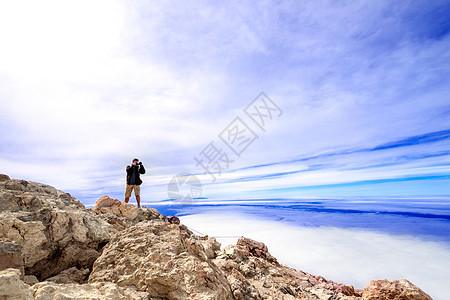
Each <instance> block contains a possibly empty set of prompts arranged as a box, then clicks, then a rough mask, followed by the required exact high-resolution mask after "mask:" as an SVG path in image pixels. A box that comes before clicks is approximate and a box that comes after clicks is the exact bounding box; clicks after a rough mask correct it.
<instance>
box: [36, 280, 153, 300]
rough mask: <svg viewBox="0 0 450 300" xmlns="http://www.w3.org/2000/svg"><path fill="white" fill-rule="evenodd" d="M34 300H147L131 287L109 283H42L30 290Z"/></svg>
mask: <svg viewBox="0 0 450 300" xmlns="http://www.w3.org/2000/svg"><path fill="white" fill-rule="evenodd" d="M30 289H31V290H33V294H34V297H35V300H49V299H55V300H56V299H67V300H68V299H71V300H86V299H96V300H97V299H98V300H106V299H107V300H148V299H152V298H150V297H149V295H148V293H146V292H140V291H136V290H135V289H133V288H132V287H125V288H123V287H119V286H117V285H116V284H114V283H111V282H102V283H94V284H58V283H55V282H50V281H44V282H40V283H37V284H35V285H33V286H32V287H31V288H30Z"/></svg>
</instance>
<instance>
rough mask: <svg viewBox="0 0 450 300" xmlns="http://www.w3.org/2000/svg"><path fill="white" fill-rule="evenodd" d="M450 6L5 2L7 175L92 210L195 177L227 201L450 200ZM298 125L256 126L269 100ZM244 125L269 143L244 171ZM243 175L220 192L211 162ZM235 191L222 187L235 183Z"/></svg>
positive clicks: (252, 150) (154, 197) (1, 128)
mask: <svg viewBox="0 0 450 300" xmlns="http://www.w3.org/2000/svg"><path fill="white" fill-rule="evenodd" d="M449 11H450V3H449V2H448V1H433V2H427V1H400V2H395V3H393V2H392V1H360V2H358V3H355V2H346V1H343V2H335V1H284V2H282V3H276V2H275V1H257V2H256V1H255V2H241V1H229V2H226V3H222V2H219V1H217V2H214V1H212V2H208V3H207V4H206V3H204V2H200V1H189V2H185V3H177V4H176V5H175V4H173V3H171V2H156V3H151V4H150V3H148V2H146V1H133V2H131V1H129V2H128V1H76V2H71V3H62V2H60V1H40V2H38V3H37V2H33V1H29V2H27V1H25V2H24V3H22V2H21V1H17V2H13V3H6V2H5V3H2V4H0V37H1V40H2V46H1V47H0V81H1V83H2V84H1V85H0V172H1V173H6V174H9V175H10V176H11V177H14V178H21V179H27V180H33V181H39V182H45V183H48V184H51V185H53V186H56V187H57V188H59V189H63V190H65V191H70V192H71V193H72V194H73V195H75V196H76V197H78V198H79V199H81V200H82V201H84V202H85V203H91V202H92V201H95V199H97V198H99V197H100V196H102V195H105V194H108V195H111V196H114V197H118V198H121V197H122V194H123V192H124V183H125V172H124V168H125V166H126V165H127V164H129V163H130V161H131V159H132V158H133V157H138V158H140V159H141V160H142V161H143V162H144V164H145V165H146V167H147V168H148V174H146V175H145V176H144V178H143V179H144V182H145V183H144V185H143V188H142V193H143V199H144V201H158V200H163V199H166V198H167V184H168V183H169V181H170V179H171V178H172V176H173V175H175V174H177V173H182V172H188V173H194V174H197V175H198V177H199V178H200V180H201V182H202V184H203V196H205V197H208V198H210V199H248V198H277V197H278V198H302V197H333V196H336V197H345V196H420V197H422V196H430V197H431V196H448V195H450V189H449V186H450V179H449V178H450V177H449V176H450V166H449V164H450V155H449V152H450V118H449V116H450V100H449V99H450V82H449V81H450V80H449V78H450V76H449V75H450V74H449V73H450V64H449V63H450V56H449V51H448V49H450V35H449V32H450V22H449V18H448V13H449ZM262 91H263V92H265V94H266V95H267V96H268V97H269V98H270V99H272V100H273V101H274V102H275V103H276V104H277V105H278V106H279V107H280V108H281V109H282V111H283V113H282V115H281V116H279V117H274V118H273V119H272V120H270V122H268V124H267V128H266V130H265V131H262V130H261V129H260V128H258V127H257V126H255V124H254V123H252V121H251V120H250V119H249V118H248V116H247V115H246V114H245V112H244V109H245V107H247V105H249V104H250V103H251V102H252V101H253V100H254V99H255V97H257V96H258V95H259V94H260V92H262ZM236 117H240V118H241V119H242V120H243V121H244V122H246V124H247V125H248V126H252V129H253V130H254V132H255V134H256V135H257V136H258V138H257V139H256V140H255V141H254V143H252V144H251V145H249V147H248V148H247V149H246V150H245V151H244V152H243V153H242V155H240V157H237V156H235V155H234V154H233V153H232V152H231V151H230V150H229V149H228V148H227V146H226V145H224V143H223V142H222V141H221V140H220V138H219V134H220V133H221V132H222V131H223V130H224V129H225V128H227V126H228V125H229V124H230V122H232V121H233V120H234V119H235V118H236ZM211 141H213V142H214V143H215V144H216V145H217V146H218V147H220V148H221V150H222V151H223V152H227V153H228V155H229V158H230V159H231V160H234V162H233V163H231V164H230V165H229V168H228V170H224V171H223V172H222V173H221V175H220V176H218V178H217V181H216V182H212V181H211V179H210V176H209V175H208V174H207V175H203V174H202V172H203V170H202V169H201V168H200V167H199V166H196V162H195V160H194V157H195V156H198V155H199V153H200V152H201V151H202V150H203V149H204V148H205V147H206V146H207V145H208V144H209V143H210V142H211ZM217 175H218V174H217Z"/></svg>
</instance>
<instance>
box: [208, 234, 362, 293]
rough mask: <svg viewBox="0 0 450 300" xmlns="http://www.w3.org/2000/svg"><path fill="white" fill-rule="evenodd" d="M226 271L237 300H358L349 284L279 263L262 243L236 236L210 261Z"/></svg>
mask: <svg viewBox="0 0 450 300" xmlns="http://www.w3.org/2000/svg"><path fill="white" fill-rule="evenodd" d="M213 261H214V262H215V263H216V264H217V265H218V266H219V267H220V268H221V270H222V271H223V272H224V273H225V274H226V276H227V279H228V281H229V282H230V284H231V289H232V292H233V296H234V297H235V298H236V299H317V298H318V299H358V298H359V297H360V295H359V294H358V292H357V291H355V289H354V288H353V287H352V286H347V285H344V284H342V283H336V282H333V281H329V280H326V279H325V278H323V277H321V276H314V275H311V274H308V273H305V272H302V271H297V270H294V269H292V268H289V267H287V266H285V265H283V264H280V263H278V261H277V260H276V258H275V257H273V256H272V255H271V254H270V253H269V251H268V249H267V246H266V245H265V244H264V243H261V242H257V241H254V240H251V239H248V238H244V237H242V238H239V239H238V242H237V243H236V245H232V246H228V247H225V248H224V249H223V250H222V251H220V253H219V254H218V255H217V258H216V259H214V260H213Z"/></svg>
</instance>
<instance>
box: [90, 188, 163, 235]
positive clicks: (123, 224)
mask: <svg viewBox="0 0 450 300" xmlns="http://www.w3.org/2000/svg"><path fill="white" fill-rule="evenodd" d="M93 210H94V211H95V212H97V213H99V214H100V215H101V217H102V218H103V219H104V220H106V221H107V222H108V223H109V224H111V225H113V226H114V228H115V229H116V230H123V229H125V228H127V227H130V226H132V225H134V224H137V223H139V222H142V221H145V220H153V219H160V218H162V217H163V216H162V215H161V214H160V213H158V211H157V210H156V209H148V208H146V207H142V208H141V209H139V208H137V207H136V206H134V205H132V204H129V203H125V202H122V201H120V200H118V199H113V198H110V197H109V196H102V197H100V199H98V200H97V202H96V203H95V205H94V207H93Z"/></svg>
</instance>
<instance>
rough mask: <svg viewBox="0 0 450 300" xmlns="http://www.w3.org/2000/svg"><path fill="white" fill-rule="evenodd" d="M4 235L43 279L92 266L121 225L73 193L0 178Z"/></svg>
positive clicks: (0, 232) (1, 232) (0, 222)
mask: <svg viewBox="0 0 450 300" xmlns="http://www.w3.org/2000/svg"><path fill="white" fill-rule="evenodd" d="M0 199H1V201H0V238H2V239H3V240H8V241H10V242H14V243H15V244H17V245H18V247H20V252H21V256H22V258H23V264H24V268H25V272H26V273H27V274H33V275H35V276H36V277H38V278H39V279H40V280H44V279H46V278H48V277H51V276H53V275H56V274H58V273H59V272H61V271H62V270H65V269H67V268H70V267H73V266H80V267H83V268H90V267H91V266H92V264H93V262H94V261H95V259H97V257H98V256H99V255H100V250H101V248H102V247H103V246H104V245H105V244H106V243H107V242H108V241H109V240H110V238H111V236H112V234H114V233H115V232H116V231H117V230H116V229H115V228H114V227H113V226H112V225H110V224H109V223H108V222H106V221H105V220H104V219H102V218H99V217H98V216H97V214H96V213H95V212H93V211H92V210H88V209H86V208H85V207H84V205H83V204H81V202H79V201H78V200H76V199H75V198H73V197H72V196H71V195H70V194H67V193H64V192H61V191H59V190H56V189H55V188H53V187H51V186H48V185H44V184H40V183H35V182H30V181H25V180H15V179H12V180H6V181H2V182H0Z"/></svg>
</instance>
